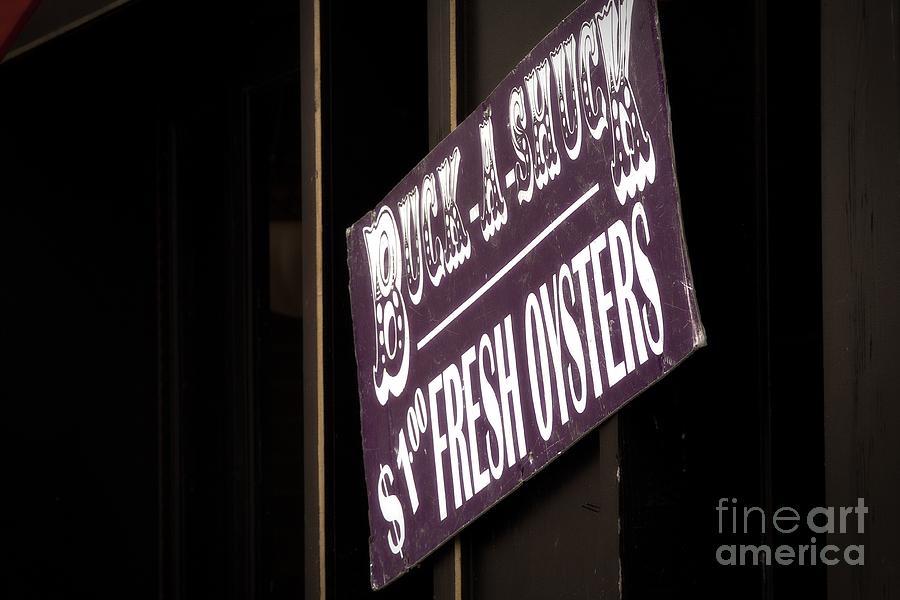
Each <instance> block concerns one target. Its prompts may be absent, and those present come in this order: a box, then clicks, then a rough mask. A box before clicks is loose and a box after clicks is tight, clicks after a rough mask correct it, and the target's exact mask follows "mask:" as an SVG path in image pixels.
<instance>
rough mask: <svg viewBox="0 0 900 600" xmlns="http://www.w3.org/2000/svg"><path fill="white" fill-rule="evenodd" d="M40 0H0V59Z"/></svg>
mask: <svg viewBox="0 0 900 600" xmlns="http://www.w3.org/2000/svg"><path fill="white" fill-rule="evenodd" d="M39 2H40V0H0V60H3V57H4V56H6V51H7V50H9V47H10V46H11V45H12V43H13V41H15V39H16V36H17V35H18V34H19V31H21V30H22V27H23V26H24V25H25V22H26V21H27V20H28V17H29V16H30V15H31V13H32V12H33V11H34V9H35V8H37V5H38V3H39Z"/></svg>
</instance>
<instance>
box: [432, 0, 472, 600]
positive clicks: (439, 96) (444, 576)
mask: <svg viewBox="0 0 900 600" xmlns="http://www.w3.org/2000/svg"><path fill="white" fill-rule="evenodd" d="M456 10H457V9H456V0H428V73H429V77H428V107H429V110H428V147H429V148H434V147H435V146H436V145H437V144H438V142H440V141H441V140H442V139H444V138H445V137H446V136H447V135H448V134H449V133H450V132H451V131H453V129H455V128H456V125H457V123H458V114H457V111H458V108H457V106H458V97H457V96H458V92H457V61H456V57H457V51H456ZM462 546H463V544H462V542H461V540H460V536H456V537H455V538H454V539H453V541H452V542H451V543H449V544H447V545H446V546H445V547H444V548H442V549H440V550H439V551H438V552H437V553H436V555H435V559H434V572H433V581H434V598H435V599H436V600H450V599H451V598H452V599H453V600H462V562H463V547H462Z"/></svg>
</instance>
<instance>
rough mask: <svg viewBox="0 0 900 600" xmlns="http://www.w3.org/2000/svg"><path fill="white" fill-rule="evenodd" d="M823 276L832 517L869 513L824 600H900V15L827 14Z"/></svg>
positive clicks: (843, 8)
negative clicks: (860, 556) (859, 553)
mask: <svg viewBox="0 0 900 600" xmlns="http://www.w3.org/2000/svg"><path fill="white" fill-rule="evenodd" d="M821 23H822V37H821V44H822V46H821V48H822V62H821V74H822V267H823V294H822V303H823V338H824V339H823V342H824V343H823V349H824V357H823V359H824V373H825V379H824V382H825V386H824V387H825V398H824V400H825V477H826V481H825V486H826V502H827V504H828V505H830V506H856V505H857V502H858V499H859V498H863V499H864V501H865V504H866V506H867V507H868V511H869V512H868V514H866V515H865V522H864V525H865V529H864V531H863V532H858V531H857V522H856V521H857V520H856V519H853V518H851V519H850V524H849V531H848V533H846V534H836V535H829V536H828V538H829V539H828V543H831V544H837V545H839V546H840V547H841V548H843V547H846V546H847V545H848V544H863V545H864V546H865V564H864V565H860V566H847V565H846V564H844V562H843V561H841V563H839V564H838V565H835V566H833V567H829V568H828V596H829V597H830V598H848V599H858V598H876V597H877V598H896V597H898V596H900V543H898V541H897V532H898V531H900V512H898V511H897V507H898V506H900V483H898V474H900V436H898V435H897V433H896V431H895V428H896V425H897V424H898V423H900V403H898V402H897V397H898V392H897V390H898V389H900V369H898V368H897V365H896V362H897V361H896V357H897V340H898V339H900V314H898V311H897V306H898V301H900V236H898V233H900V170H898V169H897V164H898V161H900V68H898V64H900V63H898V61H900V35H898V34H900V6H898V4H897V2H881V1H878V0H859V1H851V0H825V1H823V3H822V20H821Z"/></svg>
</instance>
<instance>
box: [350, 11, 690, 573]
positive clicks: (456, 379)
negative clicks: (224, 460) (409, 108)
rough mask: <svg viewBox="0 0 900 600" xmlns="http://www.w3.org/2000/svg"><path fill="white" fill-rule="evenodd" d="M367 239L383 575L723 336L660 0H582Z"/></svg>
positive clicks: (360, 259)
mask: <svg viewBox="0 0 900 600" xmlns="http://www.w3.org/2000/svg"><path fill="white" fill-rule="evenodd" d="M347 246H348V255H349V267H350V299H351V304H352V311H353V332H354V339H355V345H356V361H357V367H358V372H357V374H358V378H359V397H360V411H361V415H362V440H363V454H364V462H365V476H366V487H367V490H368V497H369V498H368V500H369V527H370V532H371V535H370V538H369V544H370V546H369V551H370V557H371V580H372V587H373V588H379V587H381V586H383V585H385V584H386V583H388V582H390V581H391V580H393V579H394V578H396V577H397V576H398V575H400V574H402V573H403V572H404V571H406V570H407V569H409V568H410V567H411V566H412V565H414V564H415V563H417V562H418V561H420V560H421V559H422V558H424V557H425V556H426V555H428V554H429V553H431V552H432V551H434V549H435V548H437V547H438V546H440V545H441V544H442V543H443V542H444V541H446V540H447V539H448V538H450V537H452V536H453V535H454V534H455V533H456V532H458V531H459V530H460V529H462V528H463V527H465V526H466V525H467V524H468V523H470V522H471V521H472V520H473V519H475V518H476V517H478V516H479V515H480V514H481V513H483V512H484V511H485V510H487V509H488V508H489V507H491V506H492V505H493V504H495V503H496V502H497V501H498V500H500V499H501V498H502V497H504V496H506V495H507V494H509V493H510V492H511V491H513V490H514V489H515V488H516V487H517V486H519V485H520V484H521V483H522V481H524V480H525V479H528V478H529V477H531V476H532V475H534V474H535V473H536V472H537V471H539V470H540V469H541V468H543V467H544V466H545V465H546V464H547V463H548V462H550V461H551V460H553V458H555V457H556V456H558V455H559V454H560V453H561V452H563V451H564V450H566V448H568V447H569V446H571V445H572V444H573V443H574V442H575V441H576V440H577V439H578V438H580V437H581V436H582V435H584V434H585V433H587V432H588V431H590V430H592V429H593V428H594V427H596V426H597V424H598V423H600V422H601V421H603V420H604V419H606V418H607V417H608V416H609V415H611V414H612V413H614V412H615V411H616V410H618V409H619V408H620V407H621V406H622V405H623V404H625V403H626V402H627V401H628V400H630V399H631V398H633V397H634V396H636V395H637V394H639V393H640V392H641V391H643V390H645V389H646V388H647V387H648V386H650V385H651V384H652V383H653V382H655V381H657V380H658V379H660V378H661V377H662V376H663V375H665V374H666V373H667V372H668V371H670V370H671V369H672V368H674V367H675V365H677V364H678V363H679V362H681V361H682V360H683V359H684V358H685V357H687V356H688V355H689V354H690V353H691V352H692V351H693V350H695V349H696V348H698V347H699V346H702V345H703V344H704V339H705V338H704V333H703V327H702V325H701V324H700V318H699V315H698V312H697V307H696V300H695V298H694V292H693V286H692V282H691V273H690V266H689V264H688V260H687V252H686V249H685V246H684V239H683V234H682V226H681V214H680V208H679V200H678V186H677V184H676V181H675V170H674V160H673V156H672V143H671V133H670V123H669V110H668V102H667V100H666V90H665V78H664V74H663V65H662V60H661V56H660V41H659V24H658V22H657V16H656V6H655V3H654V2H650V1H642V0H634V1H632V0H589V1H588V2H586V3H584V4H582V5H581V6H580V7H579V8H578V9H577V10H576V11H575V12H573V13H572V14H571V15H569V17H568V18H566V19H565V20H564V21H563V22H562V23H560V24H559V26H557V27H556V29H554V30H553V31H552V32H551V33H550V34H549V35H548V36H547V37H546V38H544V40H543V41H541V43H540V44H538V45H537V47H536V48H535V49H534V50H533V51H532V52H531V53H530V54H529V55H528V56H527V57H525V59H524V60H522V62H520V63H519V65H518V66H517V67H516V68H515V69H514V70H513V72H512V73H510V74H509V75H507V76H506V78H505V79H504V80H503V82H501V83H500V85H499V86H497V88H496V89H495V90H494V92H493V93H492V94H491V95H490V97H488V98H487V99H486V100H485V101H484V102H482V103H481V105H480V106H479V108H478V110H477V111H476V112H475V113H473V114H471V115H469V117H468V118H467V119H466V120H465V121H464V122H463V123H462V124H461V125H460V126H459V127H458V128H457V129H456V130H455V131H454V132H453V133H451V134H450V135H449V136H448V137H447V138H446V139H444V140H443V141H442V142H441V143H440V144H438V146H437V147H436V148H435V149H434V150H433V151H432V152H431V153H430V154H429V155H428V156H427V157H426V158H425V159H424V160H423V161H422V162H421V163H419V165H418V166H417V167H416V168H415V169H413V171H412V172H411V173H409V174H408V175H407V176H406V177H405V178H404V179H403V181H401V182H400V183H399V184H398V185H397V186H396V187H395V188H394V190H393V191H392V192H391V193H390V194H389V195H388V196H387V198H385V199H384V200H383V201H382V202H381V204H379V205H378V206H377V207H376V208H375V210H373V211H372V212H371V213H369V214H367V215H365V216H364V217H363V218H362V219H361V220H360V221H359V222H357V223H356V224H355V225H354V226H353V227H351V228H350V229H349V230H348V231H347Z"/></svg>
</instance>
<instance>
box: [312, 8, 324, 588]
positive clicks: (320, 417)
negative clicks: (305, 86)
mask: <svg viewBox="0 0 900 600" xmlns="http://www.w3.org/2000/svg"><path fill="white" fill-rule="evenodd" d="M313 78H314V81H313V101H314V102H315V106H314V108H313V113H314V117H313V118H314V129H315V144H316V172H315V177H316V198H315V203H316V223H315V227H316V284H315V285H316V308H315V311H316V316H315V319H316V421H317V422H316V458H317V466H318V468H317V471H318V473H317V476H318V496H319V497H318V505H319V516H318V519H319V522H318V525H319V557H318V558H319V598H320V600H325V373H324V362H323V360H324V341H323V340H324V323H323V320H324V314H323V313H324V311H323V308H322V297H323V284H322V269H323V264H322V36H321V10H320V6H319V0H313Z"/></svg>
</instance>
